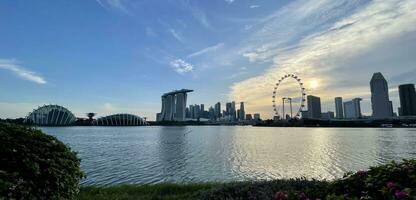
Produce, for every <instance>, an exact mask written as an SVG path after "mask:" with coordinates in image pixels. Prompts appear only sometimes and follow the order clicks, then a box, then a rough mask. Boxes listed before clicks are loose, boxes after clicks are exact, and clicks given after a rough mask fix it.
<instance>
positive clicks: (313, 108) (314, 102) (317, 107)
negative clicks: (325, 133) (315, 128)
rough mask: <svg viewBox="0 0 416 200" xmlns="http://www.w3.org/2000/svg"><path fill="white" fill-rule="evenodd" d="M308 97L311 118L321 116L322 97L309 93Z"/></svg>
mask: <svg viewBox="0 0 416 200" xmlns="http://www.w3.org/2000/svg"><path fill="white" fill-rule="evenodd" d="M306 98H307V100H308V114H309V118H315V119H319V118H321V113H322V111H321V98H319V97H316V96H312V95H308V96H307V97H306Z"/></svg>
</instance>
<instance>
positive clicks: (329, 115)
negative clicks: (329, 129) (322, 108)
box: [322, 111, 335, 119]
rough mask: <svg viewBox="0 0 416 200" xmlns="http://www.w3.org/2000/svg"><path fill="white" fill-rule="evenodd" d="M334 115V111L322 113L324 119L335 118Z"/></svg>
mask: <svg viewBox="0 0 416 200" xmlns="http://www.w3.org/2000/svg"><path fill="white" fill-rule="evenodd" d="M334 117H335V115H334V112H332V111H328V112H324V113H322V119H333V118H334Z"/></svg>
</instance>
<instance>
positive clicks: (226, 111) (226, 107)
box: [225, 102, 232, 116]
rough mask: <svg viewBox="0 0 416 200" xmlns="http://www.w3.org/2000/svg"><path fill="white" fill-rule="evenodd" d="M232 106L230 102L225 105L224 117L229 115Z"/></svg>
mask: <svg viewBox="0 0 416 200" xmlns="http://www.w3.org/2000/svg"><path fill="white" fill-rule="evenodd" d="M231 109H232V104H231V103H230V102H228V103H226V104H225V115H226V116H228V115H231Z"/></svg>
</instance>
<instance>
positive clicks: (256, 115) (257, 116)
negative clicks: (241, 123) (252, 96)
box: [254, 113, 261, 121]
mask: <svg viewBox="0 0 416 200" xmlns="http://www.w3.org/2000/svg"><path fill="white" fill-rule="evenodd" d="M254 120H256V121H260V120H261V118H260V113H255V114H254Z"/></svg>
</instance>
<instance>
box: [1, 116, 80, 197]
mask: <svg viewBox="0 0 416 200" xmlns="http://www.w3.org/2000/svg"><path fill="white" fill-rule="evenodd" d="M0 155H1V156H0V199H1V198H2V197H3V198H7V199H73V198H75V196H76V195H77V194H78V192H79V181H80V179H81V178H82V177H83V173H82V172H81V170H80V167H79V166H80V159H78V158H77V156H76V153H75V152H72V151H71V150H70V148H69V147H67V146H65V144H63V143H62V142H60V141H59V140H58V139H56V138H55V137H53V136H49V135H45V134H43V133H42V132H41V131H40V130H37V129H34V128H30V127H25V126H20V125H13V124H4V123H0Z"/></svg>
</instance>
